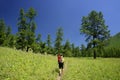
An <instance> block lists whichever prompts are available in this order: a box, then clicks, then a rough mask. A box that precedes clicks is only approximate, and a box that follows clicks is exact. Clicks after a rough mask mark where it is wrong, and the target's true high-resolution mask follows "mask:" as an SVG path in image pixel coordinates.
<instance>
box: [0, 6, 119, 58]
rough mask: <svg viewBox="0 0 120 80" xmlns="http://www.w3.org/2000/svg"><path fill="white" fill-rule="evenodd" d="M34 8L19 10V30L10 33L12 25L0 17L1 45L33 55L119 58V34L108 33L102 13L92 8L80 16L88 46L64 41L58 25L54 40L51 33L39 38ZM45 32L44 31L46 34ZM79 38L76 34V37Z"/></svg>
mask: <svg viewBox="0 0 120 80" xmlns="http://www.w3.org/2000/svg"><path fill="white" fill-rule="evenodd" d="M36 15H37V11H36V10H35V9H34V8H29V10H28V11H25V10H24V9H23V8H21V9H20V11H19V15H18V22H17V23H15V24H17V28H18V32H16V34H12V33H11V32H12V29H11V26H8V25H9V24H6V23H5V21H4V19H0V46H2V47H10V48H13V49H17V50H22V51H25V52H29V51H31V52H33V53H35V54H51V55H56V54H57V53H62V54H63V55H64V56H66V57H93V58H94V59H95V58H96V57H120V33H118V34H116V35H114V36H111V35H110V30H108V26H107V25H106V24H105V19H104V17H103V14H102V12H97V11H94V10H93V11H91V12H90V13H89V14H88V15H87V16H83V17H82V20H81V22H82V24H81V25H80V30H79V31H80V35H83V36H85V39H86V40H85V41H86V42H87V45H84V44H82V45H80V46H75V45H74V43H70V41H69V40H66V42H65V43H64V44H63V36H64V30H63V28H61V27H59V28H58V29H57V30H56V38H55V41H54V43H52V41H51V35H50V34H48V36H47V40H46V41H42V39H41V36H42V34H38V35H36V34H35V31H36V29H37V26H36V22H35V20H34V19H35V17H36ZM46 34H47V33H46ZM77 37H79V36H77Z"/></svg>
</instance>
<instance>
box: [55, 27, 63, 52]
mask: <svg viewBox="0 0 120 80" xmlns="http://www.w3.org/2000/svg"><path fill="white" fill-rule="evenodd" d="M62 40H63V29H62V28H61V27H60V28H58V30H57V33H56V40H55V45H54V46H55V50H56V51H58V52H57V53H59V52H61V49H62Z"/></svg>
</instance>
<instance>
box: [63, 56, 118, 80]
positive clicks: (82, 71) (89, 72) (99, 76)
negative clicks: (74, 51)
mask: <svg viewBox="0 0 120 80" xmlns="http://www.w3.org/2000/svg"><path fill="white" fill-rule="evenodd" d="M67 61H68V62H67V69H66V71H65V74H64V76H63V80H120V58H97V59H96V60H94V59H93V58H67Z"/></svg>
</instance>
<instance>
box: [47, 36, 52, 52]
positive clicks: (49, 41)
mask: <svg viewBox="0 0 120 80" xmlns="http://www.w3.org/2000/svg"><path fill="white" fill-rule="evenodd" d="M46 43H47V48H48V49H47V53H49V54H50V53H52V51H51V48H52V46H51V36H50V34H48V36H47V42H46Z"/></svg>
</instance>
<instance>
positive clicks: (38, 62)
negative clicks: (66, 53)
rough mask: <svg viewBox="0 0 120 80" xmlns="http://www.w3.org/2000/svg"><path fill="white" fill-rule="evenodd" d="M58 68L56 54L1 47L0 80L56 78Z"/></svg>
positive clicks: (50, 79)
mask: <svg viewBox="0 0 120 80" xmlns="http://www.w3.org/2000/svg"><path fill="white" fill-rule="evenodd" d="M56 69H57V60H56V57H54V56H48V55H47V56H45V55H40V54H32V53H25V52H22V51H17V50H13V49H9V48H2V47H0V80H55V79H56V76H57V72H56Z"/></svg>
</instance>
